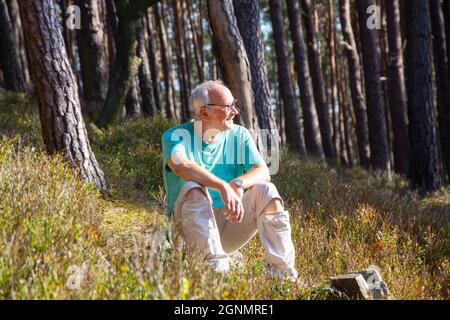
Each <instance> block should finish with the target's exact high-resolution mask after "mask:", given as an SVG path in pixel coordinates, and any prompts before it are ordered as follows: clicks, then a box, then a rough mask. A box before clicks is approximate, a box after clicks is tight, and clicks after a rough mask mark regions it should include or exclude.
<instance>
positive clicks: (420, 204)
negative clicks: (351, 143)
mask: <svg viewBox="0 0 450 320" xmlns="http://www.w3.org/2000/svg"><path fill="white" fill-rule="evenodd" d="M36 110H37V107H36V103H35V102H33V101H28V99H27V97H25V96H23V95H15V94H7V95H3V97H0V133H1V134H2V135H3V137H2V138H1V140H0V199H2V200H1V203H0V225H1V226H2V227H1V229H0V298H2V299H46V298H49V299H72V298H76V299H324V298H327V291H326V290H325V284H326V282H327V280H328V279H329V277H331V276H334V275H338V274H342V273H346V272H349V271H354V270H359V269H363V268H367V267H368V266H370V265H376V266H378V267H379V268H380V270H381V273H382V276H383V278H384V280H385V281H386V282H387V285H388V287H389V289H390V290H391V292H392V294H393V296H394V297H395V298H397V299H449V280H450V263H449V253H450V252H449V250H450V243H449V239H450V237H449V216H450V215H449V212H450V200H449V198H450V190H449V189H448V188H447V189H444V190H442V191H440V192H439V193H436V194H433V195H430V196H427V197H420V196H419V195H417V194H415V193H414V192H412V191H410V190H409V189H408V184H407V182H406V181H405V180H404V179H402V178H401V177H397V176H395V177H394V178H393V179H390V180H387V179H385V178H383V177H375V176H373V175H370V174H368V173H367V172H365V171H363V170H361V169H358V168H354V169H345V168H341V167H333V168H326V167H324V166H322V165H320V164H317V163H314V162H301V161H299V160H298V159H297V158H296V157H295V156H293V155H290V154H288V153H287V152H286V151H283V153H282V154H283V156H282V161H281V164H280V172H279V173H278V174H277V175H275V176H273V181H274V183H275V184H276V185H277V187H278V189H279V191H280V194H281V195H282V196H283V198H284V199H285V203H286V206H287V207H288V208H289V210H290V213H291V221H292V234H293V239H294V243H295V247H296V254H297V259H296V266H297V268H298V270H299V272H300V274H301V276H302V277H303V279H304V280H305V281H306V282H307V283H308V284H309V285H308V287H307V288H302V289H298V288H296V287H295V286H294V285H292V284H289V283H277V282H275V281H273V280H271V279H270V278H267V277H265V276H262V275H263V272H262V271H263V260H264V251H263V248H262V245H261V243H260V240H259V238H258V237H255V238H254V239H252V241H251V242H250V243H249V245H247V246H246V247H245V248H244V249H243V250H242V253H243V255H244V257H245V260H246V265H245V268H236V269H234V270H233V271H232V272H230V273H228V274H226V275H217V274H214V273H212V272H211V271H210V270H209V269H208V268H207V267H206V266H205V264H204V262H203V260H202V259H201V255H200V254H199V253H191V252H187V251H186V250H185V248H183V247H172V246H171V245H170V244H169V243H168V242H167V241H166V230H167V229H168V222H167V220H166V218H165V217H164V215H163V214H162V212H163V211H164V202H165V197H164V192H163V191H162V189H161V187H162V176H161V146H160V136H161V133H162V132H163V131H164V130H165V129H166V128H168V127H170V126H171V125H173V123H171V122H170V121H168V120H166V119H164V118H162V117H156V118H154V119H131V120H128V121H126V122H125V123H123V124H121V125H118V126H115V127H113V128H112V129H111V130H110V131H109V132H105V131H100V130H97V129H95V128H94V127H92V126H90V125H89V124H88V131H89V135H90V140H91V144H92V147H93V149H94V151H95V154H96V157H97V159H98V161H99V163H100V166H101V168H102V169H103V170H104V171H105V174H106V178H107V182H108V185H109V186H110V192H111V194H112V197H111V198H104V197H102V196H101V195H100V194H99V193H98V192H97V191H96V190H95V189H93V188H92V187H91V186H90V185H89V184H88V183H85V182H83V181H80V180H79V179H78V178H77V176H76V174H75V172H74V171H73V170H72V169H71V168H69V167H68V166H67V165H66V164H65V163H64V162H63V161H62V160H61V158H60V157H59V156H56V157H49V156H47V155H46V154H45V153H44V152H43V151H42V150H43V145H42V139H41V137H40V124H39V117H38V114H37V112H36Z"/></svg>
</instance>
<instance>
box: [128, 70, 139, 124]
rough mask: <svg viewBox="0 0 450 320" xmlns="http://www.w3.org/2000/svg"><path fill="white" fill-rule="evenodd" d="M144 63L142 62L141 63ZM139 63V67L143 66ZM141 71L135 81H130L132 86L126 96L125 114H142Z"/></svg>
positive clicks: (130, 115)
mask: <svg viewBox="0 0 450 320" xmlns="http://www.w3.org/2000/svg"><path fill="white" fill-rule="evenodd" d="M141 65H142V63H141ZM141 65H139V68H140V67H141ZM139 80H140V79H139V71H138V73H137V74H136V76H135V77H134V79H133V81H132V82H131V83H130V88H129V89H128V93H127V96H126V98H125V116H126V117H128V118H129V117H132V116H141V115H142V109H141V105H142V98H141V87H140V81H139Z"/></svg>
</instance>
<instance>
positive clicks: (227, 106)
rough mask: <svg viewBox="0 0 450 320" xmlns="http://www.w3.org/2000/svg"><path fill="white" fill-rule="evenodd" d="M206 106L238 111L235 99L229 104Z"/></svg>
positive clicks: (210, 104)
mask: <svg viewBox="0 0 450 320" xmlns="http://www.w3.org/2000/svg"><path fill="white" fill-rule="evenodd" d="M206 106H208V107H214V106H215V107H222V108H227V110H231V108H235V109H236V110H239V107H238V105H237V99H234V101H233V102H232V103H231V104H214V103H208V104H207V105H206Z"/></svg>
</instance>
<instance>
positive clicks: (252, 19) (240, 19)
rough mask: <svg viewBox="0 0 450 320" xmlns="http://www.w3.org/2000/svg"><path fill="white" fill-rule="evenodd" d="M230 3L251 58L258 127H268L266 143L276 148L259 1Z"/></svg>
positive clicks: (276, 132)
mask: <svg viewBox="0 0 450 320" xmlns="http://www.w3.org/2000/svg"><path fill="white" fill-rule="evenodd" d="M233 4H234V8H235V15H236V20H237V23H238V27H239V32H240V34H241V36H242V40H243V42H244V46H245V50H246V52H247V56H248V60H249V62H250V71H251V75H252V89H253V95H254V98H255V113H256V115H257V116H258V123H259V128H261V129H263V130H267V133H268V135H267V138H268V140H267V147H268V148H278V145H279V142H280V141H279V139H280V137H279V135H278V129H277V124H276V122H275V116H274V114H273V111H272V97H271V96H270V89H269V81H268V79H267V68H266V61H265V58H264V43H263V40H262V37H261V27H260V24H259V13H260V8H259V4H258V1H257V0H234V2H233ZM265 142H266V141H263V143H265Z"/></svg>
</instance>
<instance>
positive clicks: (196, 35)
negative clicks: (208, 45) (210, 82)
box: [187, 1, 205, 83]
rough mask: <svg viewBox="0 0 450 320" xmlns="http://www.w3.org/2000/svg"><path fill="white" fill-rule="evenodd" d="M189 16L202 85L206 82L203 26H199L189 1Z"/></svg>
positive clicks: (196, 62) (198, 73)
mask: <svg viewBox="0 0 450 320" xmlns="http://www.w3.org/2000/svg"><path fill="white" fill-rule="evenodd" d="M187 11H188V12H187V16H188V19H189V26H190V29H191V32H192V43H193V45H194V54H195V64H196V66H197V75H198V80H199V82H200V83H202V82H204V81H205V70H204V63H203V43H202V40H201V38H202V37H201V29H200V30H199V28H201V26H200V27H199V26H198V25H197V20H196V19H195V17H196V16H195V15H194V14H193V10H192V8H191V1H187Z"/></svg>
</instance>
